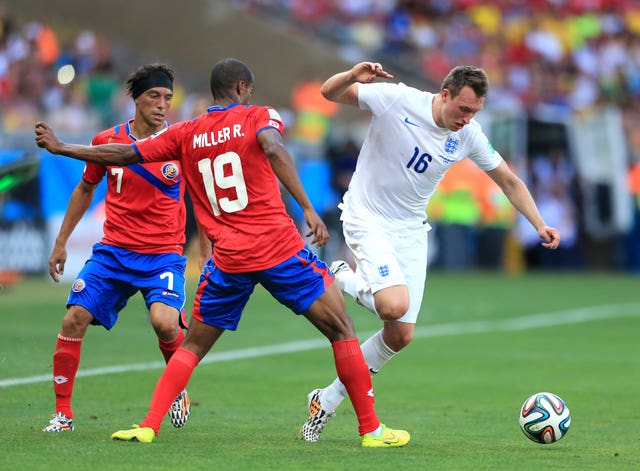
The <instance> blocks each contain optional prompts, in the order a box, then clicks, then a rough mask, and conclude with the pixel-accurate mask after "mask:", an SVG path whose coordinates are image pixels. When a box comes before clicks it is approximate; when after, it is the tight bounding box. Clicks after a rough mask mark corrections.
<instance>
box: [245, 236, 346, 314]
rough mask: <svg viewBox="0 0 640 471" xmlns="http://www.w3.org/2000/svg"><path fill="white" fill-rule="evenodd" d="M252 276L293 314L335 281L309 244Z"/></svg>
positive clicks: (320, 294) (311, 302) (309, 303)
mask: <svg viewBox="0 0 640 471" xmlns="http://www.w3.org/2000/svg"><path fill="white" fill-rule="evenodd" d="M255 276H256V278H255V279H256V280H257V281H258V282H259V283H260V284H261V285H262V286H264V288H266V289H267V291H269V293H271V295H272V296H273V297H274V298H276V299H277V300H278V301H279V302H280V303H282V304H284V305H285V306H287V307H288V308H289V309H291V310H292V311H293V312H295V313H296V314H304V313H305V312H307V311H308V310H309V308H310V307H311V305H312V304H313V303H314V302H315V301H316V300H317V299H318V298H320V297H321V296H322V295H323V294H324V293H325V291H326V289H327V287H328V286H329V285H330V284H332V283H333V282H334V281H335V280H334V278H333V275H332V274H331V272H330V271H329V267H328V266H327V264H326V263H325V262H324V261H323V260H321V259H320V258H318V256H317V255H316V254H315V253H314V252H313V251H312V250H311V249H310V248H309V247H308V246H307V247H304V248H303V249H302V250H300V251H299V252H298V253H297V254H295V255H294V256H293V257H290V258H288V259H287V260H285V261H283V262H282V263H279V264H278V265H276V266H274V267H272V268H269V269H267V270H263V271H261V272H257V273H256V274H255Z"/></svg>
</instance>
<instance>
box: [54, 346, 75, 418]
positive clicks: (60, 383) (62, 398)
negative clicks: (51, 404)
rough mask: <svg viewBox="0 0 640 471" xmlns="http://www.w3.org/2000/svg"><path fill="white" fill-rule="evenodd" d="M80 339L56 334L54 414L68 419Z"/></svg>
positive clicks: (70, 411) (70, 414) (70, 412)
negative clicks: (60, 414)
mask: <svg viewBox="0 0 640 471" xmlns="http://www.w3.org/2000/svg"><path fill="white" fill-rule="evenodd" d="M81 349H82V338H71V337H63V336H62V335H61V334H58V342H57V343H56V350H55V352H54V353H53V391H54V392H55V393H56V412H62V413H63V414H64V415H66V416H67V417H68V418H69V419H70V418H72V417H73V411H72V410H71V394H72V393H73V382H74V380H75V379H76V374H77V373H78V365H79V364H80V350H81Z"/></svg>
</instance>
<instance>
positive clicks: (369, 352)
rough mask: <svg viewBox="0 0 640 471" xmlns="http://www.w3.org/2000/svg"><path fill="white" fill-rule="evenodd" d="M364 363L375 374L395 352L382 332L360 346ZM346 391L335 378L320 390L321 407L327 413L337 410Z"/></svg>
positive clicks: (345, 396) (345, 395)
mask: <svg viewBox="0 0 640 471" xmlns="http://www.w3.org/2000/svg"><path fill="white" fill-rule="evenodd" d="M361 348H362V355H363V356H364V361H366V362H367V365H368V366H369V371H370V372H371V374H376V373H378V371H380V369H381V368H382V367H383V366H384V365H385V364H386V363H387V362H388V361H389V360H391V358H393V357H394V355H395V354H396V353H397V352H394V351H393V350H391V349H390V348H389V347H388V346H387V344H386V343H384V340H383V339H382V330H379V331H378V332H376V333H375V334H373V335H372V336H371V337H369V338H368V339H367V340H365V342H364V343H363V344H362V346H361ZM347 396H348V394H347V389H346V388H345V387H344V384H342V382H341V381H340V380H339V379H338V378H336V379H334V380H333V383H331V384H330V385H329V386H327V387H326V388H324V389H323V390H322V393H321V394H320V402H321V403H322V407H323V408H324V409H326V410H328V411H329V412H333V411H335V410H336V409H337V407H338V406H339V405H340V403H341V402H342V401H343V400H345V399H346V398H347Z"/></svg>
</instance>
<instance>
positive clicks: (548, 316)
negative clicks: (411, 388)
mask: <svg viewBox="0 0 640 471" xmlns="http://www.w3.org/2000/svg"><path fill="white" fill-rule="evenodd" d="M639 314H640V304H638V303H629V304H612V305H606V306H594V307H585V308H576V309H571V310H568V311H557V312H549V313H543V314H533V315H530V316H525V317H519V318H515V319H502V320H488V321H475V322H464V323H450V324H435V325H426V326H422V327H416V329H415V333H414V338H426V337H444V336H446V335H463V334H480V333H485V332H512V331H516V330H526V329H537V328H544V327H552V326H556V325H566V324H578V323H582V322H590V321H599V320H605V319H615V318H619V317H635V316H638V315H639ZM372 334H373V332H369V333H366V332H365V333H360V334H359V337H360V338H362V339H364V338H367V337H369V336H370V335H372ZM328 347H329V344H328V341H327V340H326V339H325V338H318V339H311V340H299V341H296V342H287V343H281V344H275V345H267V346H264V347H253V348H242V349H239V350H230V351H226V352H211V353H209V354H208V355H207V356H205V357H204V358H203V359H202V361H201V362H200V364H206V363H221V362H225V361H234V360H245V359H248V358H257V357H265V356H269V355H279V354H282V353H292V352H302V351H306V350H316V349H320V348H328ZM164 366H165V363H164V362H163V361H154V362H150V363H134V364H131V365H115V366H105V367H103V368H91V369H87V370H79V371H78V377H87V376H102V375H107V374H115V373H127V372H130V371H146V370H153V369H161V368H164ZM51 378H52V375H51V373H47V374H43V375H37V376H29V377H26V378H9V379H4V380H0V388H6V387H9V386H18V385H20V384H33V383H43V382H47V381H51Z"/></svg>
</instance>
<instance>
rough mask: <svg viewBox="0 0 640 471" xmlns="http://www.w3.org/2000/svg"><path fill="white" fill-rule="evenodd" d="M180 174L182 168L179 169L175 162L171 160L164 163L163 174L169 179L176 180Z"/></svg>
mask: <svg viewBox="0 0 640 471" xmlns="http://www.w3.org/2000/svg"><path fill="white" fill-rule="evenodd" d="M179 174H180V170H178V166H177V165H176V164H174V163H171V162H169V163H168V164H164V165H163V166H162V175H163V176H164V178H166V179H167V180H175V179H176V178H178V175H179Z"/></svg>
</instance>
